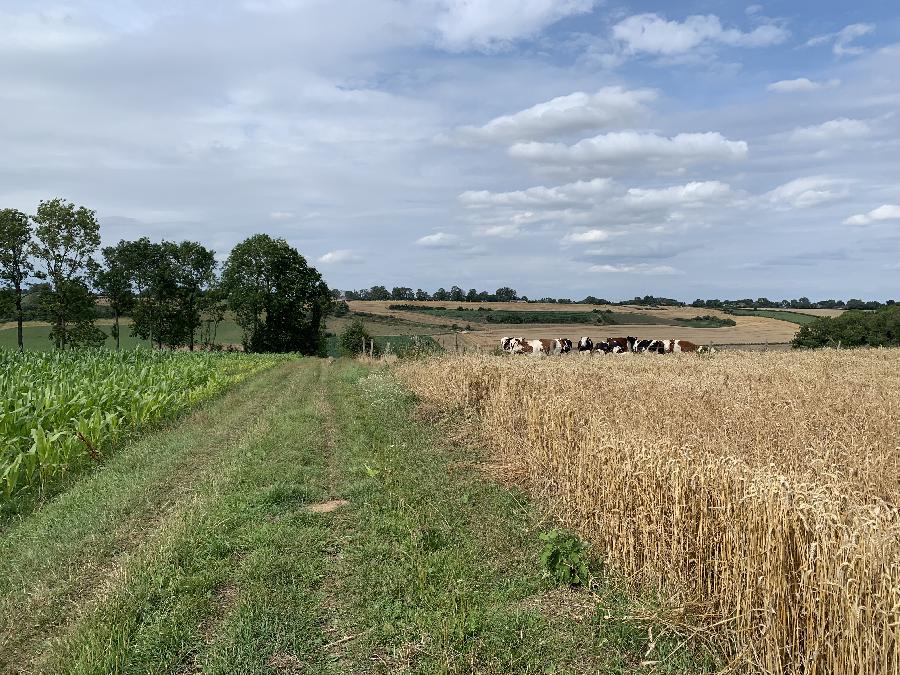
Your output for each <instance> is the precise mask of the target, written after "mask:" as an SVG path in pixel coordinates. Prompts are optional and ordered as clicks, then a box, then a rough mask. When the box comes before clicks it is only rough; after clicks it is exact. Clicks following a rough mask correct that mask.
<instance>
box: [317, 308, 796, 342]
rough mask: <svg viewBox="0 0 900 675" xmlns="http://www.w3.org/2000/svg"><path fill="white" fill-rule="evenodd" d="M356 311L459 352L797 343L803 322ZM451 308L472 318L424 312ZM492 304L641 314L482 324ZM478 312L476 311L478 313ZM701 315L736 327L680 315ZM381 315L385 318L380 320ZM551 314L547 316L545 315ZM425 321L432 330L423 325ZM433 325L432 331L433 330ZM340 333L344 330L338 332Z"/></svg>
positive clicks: (372, 324)
mask: <svg viewBox="0 0 900 675" xmlns="http://www.w3.org/2000/svg"><path fill="white" fill-rule="evenodd" d="M348 304H349V305H350V309H351V311H353V312H354V313H357V312H362V313H364V314H365V315H367V317H363V321H364V322H365V323H366V328H367V329H369V331H370V332H371V333H372V334H373V335H380V334H381V335H384V334H401V333H408V334H425V333H430V334H431V335H433V336H434V337H435V340H437V341H438V342H439V343H440V344H441V345H442V346H443V347H444V348H445V349H447V350H450V351H455V350H456V349H457V348H459V349H471V350H481V351H484V350H490V349H492V348H494V347H495V346H496V345H497V343H498V342H499V340H500V338H501V337H503V336H504V335H522V336H524V337H528V338H538V337H568V338H570V339H572V340H577V339H578V338H579V337H580V336H582V335H588V336H590V337H592V338H595V339H596V338H607V337H624V336H626V335H634V336H637V337H645V338H655V339H680V340H691V341H693V342H697V343H700V344H710V343H712V344H715V345H741V346H746V345H785V344H787V343H789V342H790V341H791V338H793V336H794V333H795V332H796V331H797V324H796V323H793V322H789V321H784V320H782V319H778V318H773V317H768V316H759V315H752V316H741V315H737V316H729V315H727V314H725V313H724V312H721V311H718V310H711V309H705V308H704V309H698V308H696V307H642V306H637V305H621V306H618V305H617V306H605V305H604V306H598V305H583V304H571V305H559V304H556V303H508V302H485V303H479V302H474V303H469V302H461V303H439V302H404V303H402V304H404V305H409V306H411V307H413V308H415V309H410V310H391V309H389V307H390V305H396V304H399V303H398V302H397V301H352V302H350V303H348ZM436 306H437V307H441V306H443V307H445V308H446V309H448V310H449V309H451V308H452V309H453V310H455V308H456V307H458V306H461V307H465V308H466V310H467V311H465V312H464V316H465V317H466V318H467V319H468V321H467V320H464V319H453V318H449V317H446V316H439V315H435V314H434V312H433V311H427V310H426V311H421V310H420V309H418V308H419V307H421V308H423V309H424V308H428V307H432V308H433V307H436ZM479 307H480V308H492V309H493V310H494V313H496V312H498V311H503V312H508V313H513V312H526V313H542V312H560V311H563V312H565V313H566V314H575V313H581V314H586V315H588V316H590V315H591V314H592V313H594V311H595V310H597V309H600V310H601V311H605V310H607V309H609V310H612V312H613V313H614V314H615V313H619V314H623V315H627V316H630V317H640V318H635V319H634V322H633V323H623V324H619V325H591V324H587V323H582V324H577V323H546V324H522V323H510V324H497V323H478V322H476V321H474V320H472V319H471V318H469V317H470V316H471V315H474V314H489V313H490V312H478V311H477V310H478V308H479ZM472 310H475V311H472ZM698 315H710V316H713V317H718V318H719V319H733V320H734V321H735V322H736V325H735V326H728V327H722V328H716V329H715V330H710V329H709V328H698V327H692V326H691V325H690V323H689V322H685V321H679V319H687V320H690V319H693V318H694V317H696V316H698ZM375 317H383V319H380V321H385V322H390V325H388V324H386V323H379V322H378V321H379V320H376V319H375ZM544 318H546V315H545V316H544ZM347 321H349V318H348V319H340V320H339V319H331V320H329V323H328V326H329V330H336V329H338V328H339V326H340V325H342V324H344V325H345V323H346V322H347ZM452 323H456V324H457V326H460V325H461V326H465V325H466V324H468V325H469V326H470V328H471V330H459V329H458V328H457V330H455V331H454V330H453V329H452V328H451V327H450V326H448V324H452ZM423 325H424V326H426V328H423ZM429 328H430V330H429ZM336 332H338V331H337V330H336Z"/></svg>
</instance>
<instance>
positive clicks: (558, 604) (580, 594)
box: [520, 586, 597, 622]
mask: <svg viewBox="0 0 900 675" xmlns="http://www.w3.org/2000/svg"><path fill="white" fill-rule="evenodd" d="M520 607H521V608H522V609H523V610H531V611H536V612H540V613H541V614H543V615H544V616H546V617H550V618H556V617H561V618H567V619H571V620H573V621H578V622H581V621H585V620H587V619H590V618H591V617H593V616H594V614H595V613H596V611H597V597H596V596H595V595H593V594H592V593H590V592H588V591H585V590H578V589H574V588H568V587H566V586H560V587H559V588H553V589H550V590H549V591H547V592H546V593H541V594H540V595H533V596H531V597H530V598H525V600H523V601H522V602H521V604H520Z"/></svg>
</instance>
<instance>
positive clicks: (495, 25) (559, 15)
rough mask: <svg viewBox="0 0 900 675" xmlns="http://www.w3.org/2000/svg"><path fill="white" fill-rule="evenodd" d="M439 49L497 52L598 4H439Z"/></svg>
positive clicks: (509, 0)
mask: <svg viewBox="0 0 900 675" xmlns="http://www.w3.org/2000/svg"><path fill="white" fill-rule="evenodd" d="M431 4H434V5H436V7H437V8H438V15H437V18H436V20H435V27H436V29H437V33H438V40H437V42H438V45H439V46H441V47H443V48H444V49H447V50H449V51H465V50H469V49H474V50H478V51H483V52H495V51H499V50H504V49H507V48H509V47H510V46H511V44H512V43H513V42H515V41H516V40H520V39H523V38H529V37H533V36H534V35H536V34H537V33H539V32H540V31H542V30H543V29H544V28H546V27H547V26H550V25H552V24H554V23H556V22H557V21H559V20H560V19H564V18H565V17H567V16H572V15H576V14H584V13H586V12H590V11H591V10H592V9H593V8H594V5H595V4H596V0H437V1H436V2H432V3H431Z"/></svg>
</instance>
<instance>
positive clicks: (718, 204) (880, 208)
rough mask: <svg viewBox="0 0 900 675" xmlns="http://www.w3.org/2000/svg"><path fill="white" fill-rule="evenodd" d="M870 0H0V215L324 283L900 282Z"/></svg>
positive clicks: (889, 99) (575, 293)
mask: <svg viewBox="0 0 900 675" xmlns="http://www.w3.org/2000/svg"><path fill="white" fill-rule="evenodd" d="M898 112H900V6H897V5H895V4H894V3H892V2H888V1H886V0H856V1H855V2H852V3H851V2H844V1H843V0H816V1H813V0H777V1H772V2H768V3H765V4H747V3H739V2H733V1H729V0H689V1H685V2H663V1H662V0H657V1H655V2H654V1H641V0H634V1H633V2H617V1H616V0H606V1H604V0H342V1H341V2H334V1H333V0H219V1H217V2H211V1H206V2H201V1H200V0H182V1H180V2H175V1H174V0H115V1H113V0H107V1H101V0H73V1H70V2H64V1H62V0H57V1H55V2H45V1H44V0H20V1H15V0H0V206H2V207H16V208H19V209H22V210H24V211H27V212H33V211H34V208H35V207H36V205H37V203H38V201H39V200H41V199H45V198H49V197H54V196H62V197H65V198H67V199H69V200H72V201H75V202H76V203H78V204H84V205H87V206H89V207H91V208H94V209H96V210H97V213H98V215H99V216H100V219H101V224H102V227H103V235H104V240H105V241H106V242H114V241H116V240H118V239H120V238H132V237H137V236H140V235H148V236H150V237H151V238H168V239H179V240H180V239H184V238H191V239H197V240H200V241H203V242H205V243H207V244H208V245H211V246H212V247H213V248H215V250H216V251H217V252H218V253H219V254H220V257H224V256H225V255H227V252H228V250H229V249H230V248H231V246H232V245H234V244H235V243H236V242H238V241H240V240H241V239H243V238H244V237H246V236H248V235H250V234H253V233H256V232H268V233H270V234H273V235H277V236H283V237H285V238H286V239H288V241H290V242H291V243H292V244H293V245H295V246H296V247H297V248H299V249H300V251H301V252H302V253H303V254H304V255H305V256H306V257H307V258H308V259H309V260H310V261H311V262H313V264H315V265H316V266H317V267H319V269H320V270H322V272H323V273H324V274H325V277H326V279H327V281H328V282H329V284H330V285H331V286H333V287H338V288H356V287H361V286H370V285H372V284H374V283H382V284H386V285H387V286H392V285H410V286H413V287H423V288H426V289H429V290H434V289H435V288H436V287H438V286H441V285H443V286H447V287H449V286H450V285H452V284H458V285H460V286H463V287H464V288H469V287H473V286H474V287H477V288H479V289H482V288H489V289H493V288H496V287H497V286H499V285H504V284H511V285H513V286H515V287H516V288H517V289H518V290H519V291H520V292H524V293H527V294H529V295H556V296H570V297H583V296H584V295H586V294H588V293H590V294H593V295H598V296H603V297H607V298H610V299H619V298H625V297H632V296H634V295H636V294H641V295H643V294H646V293H652V294H657V295H666V296H670V297H678V298H682V299H687V300H691V299H693V298H695V297H725V296H728V297H746V296H754V297H755V296H759V295H766V296H768V297H772V298H775V297H777V298H780V297H798V296H800V295H807V296H809V297H812V298H824V297H838V298H846V297H850V296H855V297H866V298H882V299H883V298H886V297H896V296H898V295H900V293H898V289H900V283H898V281H900V117H898Z"/></svg>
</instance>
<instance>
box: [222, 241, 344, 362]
mask: <svg viewBox="0 0 900 675" xmlns="http://www.w3.org/2000/svg"><path fill="white" fill-rule="evenodd" d="M222 286H223V289H224V290H225V291H226V293H227V294H228V302H229V306H230V307H231V309H232V310H233V311H234V313H235V315H236V317H237V320H238V323H239V324H240V325H241V327H242V328H243V329H244V347H245V348H246V349H247V350H248V351H254V352H293V351H296V352H301V353H303V354H320V353H323V352H324V348H325V339H324V338H325V336H324V333H323V321H324V318H325V316H326V314H327V313H328V312H329V311H330V309H331V295H330V294H329V293H328V286H327V285H326V284H325V282H324V281H323V280H322V276H321V275H320V274H319V272H318V271H316V269H315V268H313V267H310V266H308V265H307V264H306V259H305V258H304V257H303V256H302V255H300V253H298V252H297V250H296V249H295V248H292V247H291V246H290V245H288V243H287V242H286V241H285V240H284V239H273V238H272V237H270V236H268V235H266V234H257V235H254V236H252V237H250V238H249V239H246V240H244V241H243V242H241V243H240V244H238V245H237V246H235V247H234V249H233V250H232V251H231V255H230V256H229V257H228V262H227V263H226V265H225V272H224V274H223V275H222Z"/></svg>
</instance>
